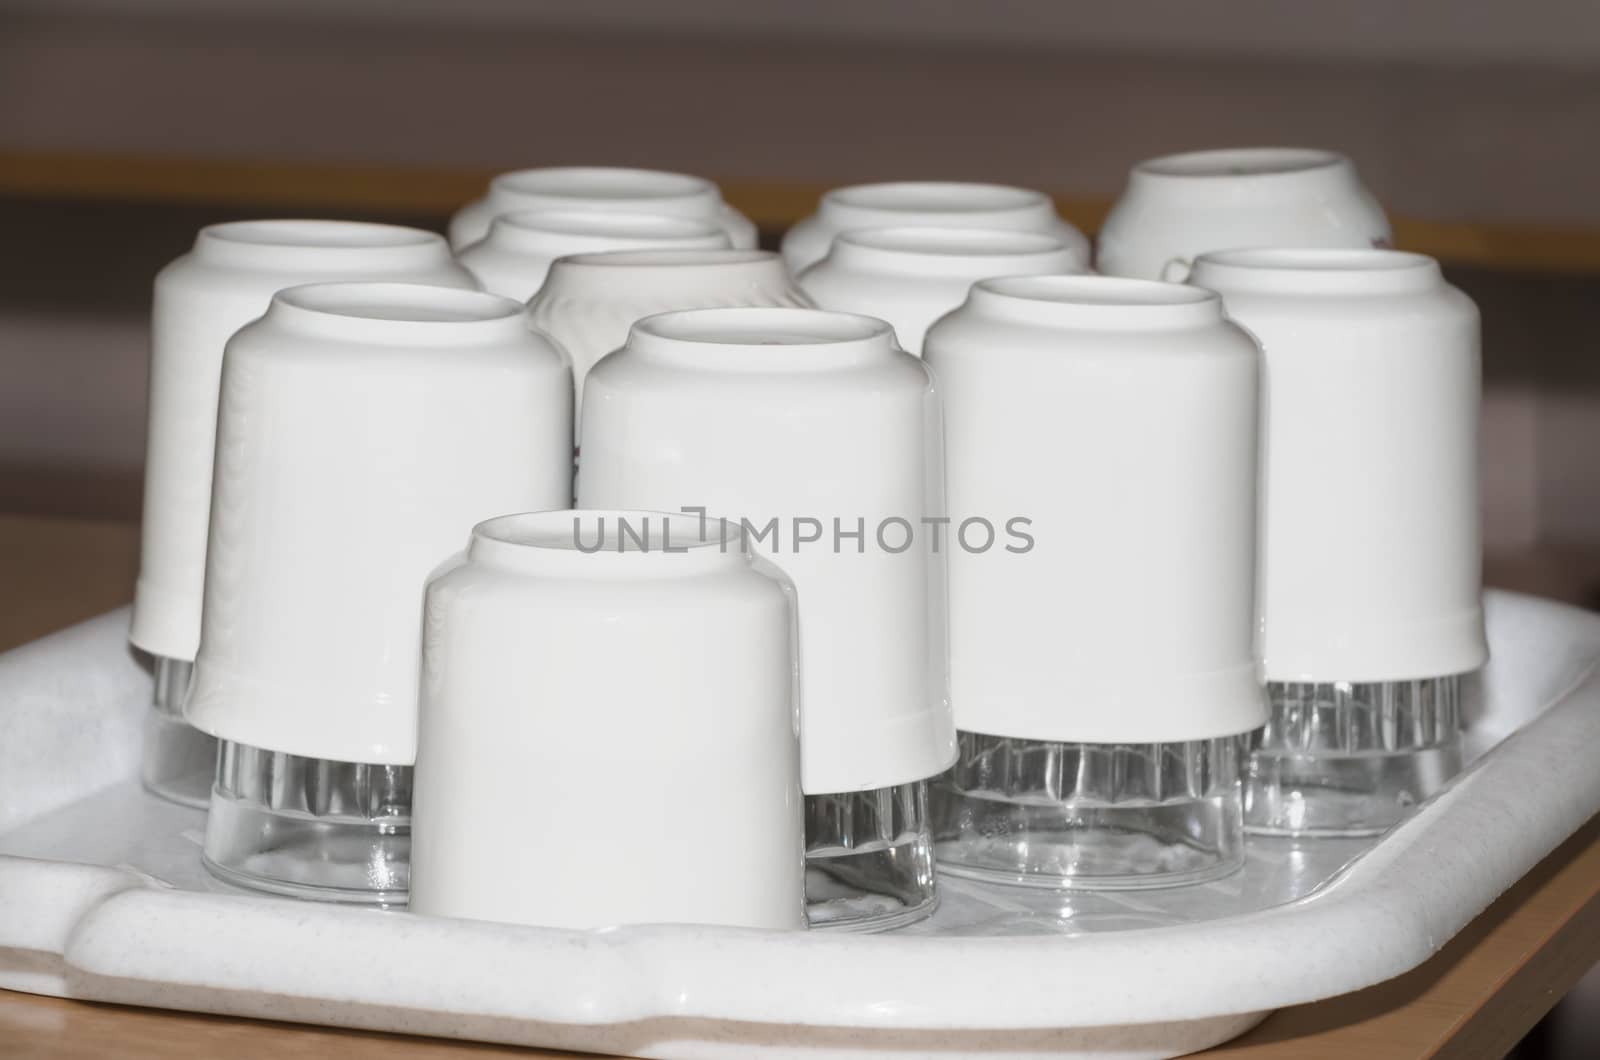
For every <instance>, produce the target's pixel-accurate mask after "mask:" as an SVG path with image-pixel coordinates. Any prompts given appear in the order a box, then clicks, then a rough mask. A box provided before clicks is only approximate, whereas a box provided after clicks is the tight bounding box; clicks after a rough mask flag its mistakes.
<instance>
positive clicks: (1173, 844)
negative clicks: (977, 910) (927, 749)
mask: <svg viewBox="0 0 1600 1060" xmlns="http://www.w3.org/2000/svg"><path fill="white" fill-rule="evenodd" d="M957 738H958V742H959V745H960V755H959V757H958V758H957V759H956V764H955V765H954V766H953V767H951V769H950V771H949V772H947V773H945V774H943V775H942V776H940V777H938V778H937V779H936V780H934V781H933V783H932V792H931V799H932V810H933V835H934V855H935V857H936V858H937V859H938V863H939V869H940V871H941V872H946V873H949V874H951V875H954V876H966V877H971V878H973V879H979V880H984V881H987V882H991V883H1007V884H1020V885H1023V886H1029V887H1050V888H1085V889H1103V890H1112V889H1126V888H1136V887H1165V886H1172V885H1175V884H1185V883H1198V882H1201V881H1203V880H1210V879H1215V878H1216V877H1218V876H1224V875H1226V874H1228V873H1230V872H1233V871H1234V870H1235V869H1237V868H1239V866H1240V865H1242V864H1243V863H1244V835H1243V826H1242V819H1241V812H1240V786H1239V776H1240V771H1241V769H1242V768H1243V761H1244V752H1245V743H1246V737H1244V736H1230V737H1225V738H1221V739H1214V740H1195V741H1190V742H1186V743H1153V744H1073V743H1056V742H1052V741H1047V740H1022V739H1013V738H1009V737H1004V736H986V735H984V734H982V733H976V732H961V733H958V734H957Z"/></svg>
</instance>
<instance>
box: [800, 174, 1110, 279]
mask: <svg viewBox="0 0 1600 1060" xmlns="http://www.w3.org/2000/svg"><path fill="white" fill-rule="evenodd" d="M906 225H917V226H921V225H935V226H939V227H943V228H991V229H993V228H999V229H1004V230H1007V231H1013V232H1043V233H1045V234H1047V235H1053V236H1055V237H1056V238H1058V239H1060V240H1061V241H1062V242H1063V243H1065V244H1067V246H1069V247H1071V248H1072V250H1073V252H1074V253H1075V254H1076V255H1077V256H1078V260H1079V261H1081V262H1082V263H1083V264H1084V265H1085V266H1087V265H1088V263H1089V254H1090V248H1089V239H1088V237H1087V236H1085V235H1084V234H1083V233H1082V232H1080V231H1078V230H1077V229H1076V228H1074V227H1072V226H1071V225H1069V224H1067V222H1065V221H1063V220H1062V219H1061V218H1059V217H1057V216H1056V208H1055V204H1054V203H1053V202H1051V201H1050V197H1049V196H1048V195H1046V194H1044V193H1043V192H1040V191H1034V190H1032V189H1031V188H1013V187H1008V186H1006V185H1004V184H961V183H948V182H936V181H900V182H896V183H890V184H855V185H851V186H849V187H844V188H834V189H833V190H832V191H830V192H828V193H827V194H826V195H824V196H823V197H822V200H821V201H820V202H819V203H817V210H816V212H815V213H813V214H812V215H811V216H809V217H807V218H804V219H803V220H801V221H800V222H799V223H797V224H796V225H795V226H794V227H792V228H790V229H789V230H788V231H787V232H785V233H784V234H783V260H784V261H785V262H787V263H788V265H789V268H790V270H791V271H793V272H795V273H799V272H801V271H802V270H804V269H806V268H809V267H810V266H812V265H814V264H816V263H817V262H819V261H821V260H822V259H823V258H824V257H825V256H827V253H828V248H829V247H830V246H831V245H832V244H833V239H834V237H835V236H837V235H838V234H839V233H840V232H846V231H850V230H853V229H860V228H899V227H904V226H906Z"/></svg>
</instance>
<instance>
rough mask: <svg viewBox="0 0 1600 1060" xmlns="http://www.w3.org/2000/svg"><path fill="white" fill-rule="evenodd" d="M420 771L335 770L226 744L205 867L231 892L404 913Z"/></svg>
mask: <svg viewBox="0 0 1600 1060" xmlns="http://www.w3.org/2000/svg"><path fill="white" fill-rule="evenodd" d="M411 774H412V767H411V766H390V765H372V764H367V763H362V762H334V761H329V760H327V759H321V758H303V757H300V756H298V755H290V754H283V753H280V752H276V751H265V750H262V749H260V748H257V747H247V746H246V745H244V744H240V743H233V742H231V741H227V740H224V741H222V743H221V749H220V753H219V755H218V756H217V772H216V784H215V787H214V789H213V791H212V797H211V813H210V815H209V816H208V817H207V819H206V839H205V854H204V861H205V866H206V868H207V869H209V870H210V871H211V872H212V874H213V875H215V876H217V877H218V878H219V879H221V880H223V881H224V882H227V883H231V884H234V885H236V886H239V887H246V888H249V889H251V890H257V891H267V892H269V893H272V894H283V895H288V896H290V897H294V898H313V899H317V900H319V901H325V902H357V903H367V904H373V905H403V904H405V902H406V901H407V898H408V895H409V892H410V884H411V879H410V877H411Z"/></svg>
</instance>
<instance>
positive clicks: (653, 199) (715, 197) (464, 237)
mask: <svg viewBox="0 0 1600 1060" xmlns="http://www.w3.org/2000/svg"><path fill="white" fill-rule="evenodd" d="M586 209H599V210H605V211H608V212H610V211H619V212H620V211H631V212H634V213H649V214H662V215H666V216H670V217H694V218H700V219H702V220H707V221H714V222H716V223H717V224H718V225H720V226H721V227H722V229H723V230H724V231H725V232H727V233H728V239H729V241H730V242H731V243H732V244H733V245H734V246H735V247H739V248H741V249H748V248H750V247H754V246H755V245H756V226H755V225H754V224H752V223H751V222H750V219H749V218H747V217H745V216H744V214H742V213H740V212H739V211H738V210H735V209H734V208H733V207H731V206H729V205H727V204H726V203H724V202H723V201H722V192H721V191H720V190H719V189H718V188H717V186H716V185H715V184H713V183H712V182H711V181H709V180H706V179H705V178H704V177H692V176H689V175H688V174H686V173H668V172H665V171H663V170H659V169H628V168H626V167H621V166H549V167H546V168H542V169H518V170H513V171H511V172H510V173H501V174H500V175H499V176H497V177H495V178H494V179H493V180H491V181H490V182H489V190H488V192H486V193H485V194H484V196H483V198H481V199H475V200H473V201H472V202H470V203H468V204H467V205H465V206H463V207H462V208H461V209H459V210H457V211H456V213H455V216H454V217H452V218H450V245H451V246H452V247H455V248H456V249H457V250H460V249H461V248H462V247H465V246H467V245H468V244H471V243H476V242H477V241H478V240H480V239H482V238H483V237H484V235H485V234H486V233H487V232H488V231H489V222H490V221H492V220H493V219H494V218H496V217H498V216H500V215H501V214H505V213H514V212H517V211H522V210H586Z"/></svg>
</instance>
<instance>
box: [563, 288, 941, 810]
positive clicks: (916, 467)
mask: <svg viewBox="0 0 1600 1060" xmlns="http://www.w3.org/2000/svg"><path fill="white" fill-rule="evenodd" d="M940 437H941V435H940V429H939V405H938V400H937V397H936V395H935V393H934V388H933V381H932V379H931V378H930V376H929V373H928V370H927V369H926V368H925V367H924V366H923V365H922V364H921V363H919V362H918V361H917V360H916V358H914V357H912V356H910V355H909V354H907V353H905V352H903V351H901V350H900V349H898V348H897V347H896V346H895V344H894V337H893V334H892V332H891V331H890V329H889V327H888V325H886V324H884V323H883V322H882V321H879V320H874V319H871V318H868V317H858V316H851V315H847V314H842V313H824V312H821V311H819V310H800V309H707V310H695V311H689V312H678V313H667V314H662V315H661V316H656V317H650V318H647V319H646V320H643V321H640V322H639V323H638V324H636V325H634V328H633V333H632V334H631V335H630V336H629V339H628V344H627V345H626V346H624V347H623V348H622V349H621V350H619V351H618V352H617V353H616V354H614V355H612V356H611V357H608V358H606V359H605V360H604V361H602V362H601V363H600V365H599V366H598V367H596V368H595V370H594V371H593V372H592V373H591V374H590V377H589V384H588V386H587V388H586V389H585V392H584V414H583V438H582V450H583V462H582V466H581V468H580V470H579V474H578V505H579V507H582V508H646V509H654V510H658V511H678V510H680V509H682V508H685V507H697V508H703V509H704V510H706V511H707V512H709V513H710V515H711V516H712V517H713V518H715V517H721V518H725V519H729V520H732V521H733V522H734V523H735V524H736V525H737V524H738V523H739V521H740V520H747V521H748V522H749V524H750V526H751V528H752V529H751V531H750V533H749V534H747V535H746V536H747V537H748V539H749V541H750V545H751V548H752V550H753V551H754V552H756V554H757V555H760V556H764V557H768V558H770V559H772V560H773V561H774V562H776V563H777V564H778V565H779V566H781V567H782V568H783V570H784V572H785V573H786V574H788V575H789V577H790V578H791V579H793V581H794V584H795V588H796V591H797V592H798V594H799V601H800V696H801V718H802V723H801V742H802V748H803V753H802V763H801V769H802V776H803V786H804V789H805V791H806V793H807V794H811V795H815V794H823V793H826V792H839V791H865V790H869V789H873V788H883V787H889V786H890V785H894V784H904V783H907V782H909V781H913V780H921V779H923V778H925V777H928V776H931V775H932V774H934V773H937V772H939V771H941V770H943V769H944V768H945V767H946V766H948V765H949V764H950V762H951V761H952V760H953V758H954V755H955V733H954V730H953V729H952V727H951V722H950V708H949V702H948V698H947V692H946V688H945V682H944V674H945V651H944V644H945V632H944V621H945V615H944V591H943V590H944V585H943V577H942V576H943V564H942V562H940V559H941V558H942V557H936V556H933V555H932V554H931V549H929V548H926V547H924V542H925V541H926V540H927V535H926V533H925V531H926V528H925V527H924V526H922V525H921V520H922V518H923V517H924V516H927V517H930V518H936V517H938V516H940V515H942V514H943V510H944V509H943V500H942V497H941V496H940V490H939V485H940V474H939V454H940V445H941V442H940ZM891 519H900V520H904V521H906V523H907V524H908V525H907V526H906V527H905V529H900V528H898V527H896V526H894V525H890V526H889V528H888V530H887V531H886V533H887V537H886V539H885V540H887V542H888V547H887V548H886V547H883V546H882V545H880V541H879V530H880V528H881V527H883V526H884V524H885V521H886V520H891ZM836 520H837V522H838V525H839V527H840V528H841V529H843V530H844V531H846V532H850V533H855V532H856V531H857V530H860V531H861V535H860V536H859V537H858V538H840V537H836V536H835V521H836ZM769 521H772V522H773V523H774V526H773V529H772V531H771V532H770V533H768V534H767V535H766V536H765V537H760V538H758V536H757V535H759V534H761V533H762V532H763V531H765V530H767V527H768V524H769ZM808 521H809V522H808ZM908 531H910V532H913V533H914V534H915V539H914V541H913V542H912V543H911V544H910V546H909V547H907V546H906V545H905V544H904V543H903V539H904V538H905V536H906V533H907V532H908ZM805 537H811V540H810V541H804V540H802V538H805ZM896 548H898V549H900V551H891V549H896Z"/></svg>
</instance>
